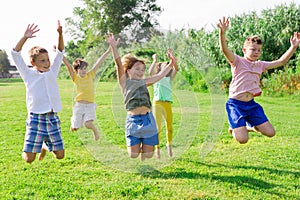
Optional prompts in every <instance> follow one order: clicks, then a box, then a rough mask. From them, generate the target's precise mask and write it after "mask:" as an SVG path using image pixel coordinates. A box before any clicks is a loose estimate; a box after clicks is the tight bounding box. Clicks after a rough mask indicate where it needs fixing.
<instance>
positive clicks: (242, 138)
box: [233, 132, 249, 144]
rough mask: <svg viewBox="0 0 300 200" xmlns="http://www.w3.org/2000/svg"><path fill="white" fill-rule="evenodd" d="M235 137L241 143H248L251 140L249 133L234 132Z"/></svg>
mask: <svg viewBox="0 0 300 200" xmlns="http://www.w3.org/2000/svg"><path fill="white" fill-rule="evenodd" d="M233 137H234V138H235V139H236V141H238V142H239V143H240V144H246V143H247V142H248V140H249V136H248V134H235V133H234V132H233Z"/></svg>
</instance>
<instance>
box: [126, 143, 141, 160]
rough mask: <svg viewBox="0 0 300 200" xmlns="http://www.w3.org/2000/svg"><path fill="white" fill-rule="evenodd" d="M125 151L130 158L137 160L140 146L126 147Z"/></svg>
mask: <svg viewBox="0 0 300 200" xmlns="http://www.w3.org/2000/svg"><path fill="white" fill-rule="evenodd" d="M127 151H128V155H129V157H130V158H137V157H138V156H139V155H140V153H141V144H140V143H139V144H136V145H134V146H130V147H127Z"/></svg>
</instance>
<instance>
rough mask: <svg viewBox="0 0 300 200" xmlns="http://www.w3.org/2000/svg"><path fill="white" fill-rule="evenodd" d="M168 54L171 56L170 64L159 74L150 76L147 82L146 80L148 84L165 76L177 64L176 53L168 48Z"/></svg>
mask: <svg viewBox="0 0 300 200" xmlns="http://www.w3.org/2000/svg"><path fill="white" fill-rule="evenodd" d="M167 54H168V57H169V58H170V62H169V64H168V65H167V66H166V67H164V68H163V69H162V70H161V71H160V72H159V73H158V74H155V75H153V76H151V77H149V78H146V79H145V82H146V85H147V86H149V85H152V84H154V83H155V82H157V81H159V80H160V79H162V78H163V77H165V76H166V75H167V74H168V73H169V72H170V70H171V69H172V67H173V66H174V65H175V64H176V58H175V57H174V55H173V53H172V51H171V50H170V49H168V52H167Z"/></svg>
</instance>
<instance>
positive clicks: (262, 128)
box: [255, 122, 275, 137]
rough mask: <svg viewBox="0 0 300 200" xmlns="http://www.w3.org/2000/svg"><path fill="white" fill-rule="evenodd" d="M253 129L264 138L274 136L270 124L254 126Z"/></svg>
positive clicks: (273, 130)
mask: <svg viewBox="0 0 300 200" xmlns="http://www.w3.org/2000/svg"><path fill="white" fill-rule="evenodd" d="M255 129H256V130H257V131H258V132H260V133H261V134H263V135H265V136H268V137H273V136H275V129H274V127H273V126H272V124H271V123H270V122H265V123H263V124H260V125H258V126H256V127H255Z"/></svg>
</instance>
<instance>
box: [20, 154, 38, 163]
mask: <svg viewBox="0 0 300 200" xmlns="http://www.w3.org/2000/svg"><path fill="white" fill-rule="evenodd" d="M35 156H36V153H31V152H23V153H22V158H23V160H24V161H25V162H27V163H29V164H31V163H32V162H33V161H34V160H35Z"/></svg>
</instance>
